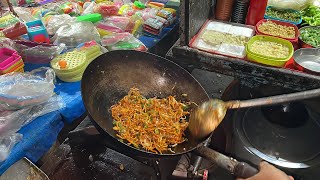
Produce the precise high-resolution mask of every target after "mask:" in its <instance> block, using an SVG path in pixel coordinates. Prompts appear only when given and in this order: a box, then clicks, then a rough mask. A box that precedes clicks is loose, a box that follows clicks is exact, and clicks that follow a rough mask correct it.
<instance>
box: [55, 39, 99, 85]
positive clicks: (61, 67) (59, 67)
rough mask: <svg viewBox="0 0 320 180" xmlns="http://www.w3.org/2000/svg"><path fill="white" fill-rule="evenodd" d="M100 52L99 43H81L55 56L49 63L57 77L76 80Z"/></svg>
mask: <svg viewBox="0 0 320 180" xmlns="http://www.w3.org/2000/svg"><path fill="white" fill-rule="evenodd" d="M101 54H102V52H101V50H100V46H99V45H89V47H86V45H83V46H82V47H79V48H77V49H76V50H74V51H72V52H68V53H65V54H62V55H59V56H57V57H56V58H54V59H53V60H52V61H51V63H50V64H51V67H52V69H53V70H54V71H55V72H56V75H57V76H58V78H59V79H61V80H62V81H65V82H76V81H80V80H81V78H82V75H83V72H84V70H85V69H86V68H87V66H88V65H89V64H90V63H91V62H92V61H93V60H94V59H95V58H96V57H98V56H100V55H101Z"/></svg>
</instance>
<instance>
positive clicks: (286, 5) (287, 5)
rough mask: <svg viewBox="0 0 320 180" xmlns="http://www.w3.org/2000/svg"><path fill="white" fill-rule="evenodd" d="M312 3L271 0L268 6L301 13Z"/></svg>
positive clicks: (296, 0) (293, 0)
mask: <svg viewBox="0 0 320 180" xmlns="http://www.w3.org/2000/svg"><path fill="white" fill-rule="evenodd" d="M311 3H312V0H269V1H268V6H273V7H276V8H279V9H294V10H298V11H300V10H302V9H304V8H306V7H307V6H309V5H310V4H311Z"/></svg>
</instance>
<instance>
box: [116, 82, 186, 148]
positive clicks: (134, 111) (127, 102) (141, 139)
mask: <svg viewBox="0 0 320 180" xmlns="http://www.w3.org/2000/svg"><path fill="white" fill-rule="evenodd" d="M185 107H186V105H185V104H183V103H181V102H178V101H177V100H176V99H175V98H174V97H173V96H169V97H167V98H162V99H157V98H150V99H146V98H145V97H143V96H142V95H141V94H140V92H139V90H138V89H137V88H131V89H130V91H129V93H128V95H126V96H125V97H124V98H123V99H121V100H120V101H119V102H118V104H116V105H113V106H112V107H111V112H112V117H113V119H114V122H113V124H114V126H113V129H114V130H116V131H117V136H118V137H119V138H121V139H123V140H126V141H127V142H128V144H129V145H133V146H134V147H136V148H139V147H142V148H144V149H146V150H147V151H150V152H154V153H162V152H163V151H166V150H169V151H172V150H171V147H174V146H176V145H177V144H179V143H182V142H184V141H185V140H186V139H185V137H184V130H185V129H186V128H187V126H188V122H186V115H187V114H189V112H188V111H184V109H185Z"/></svg>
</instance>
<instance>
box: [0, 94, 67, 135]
mask: <svg viewBox="0 0 320 180" xmlns="http://www.w3.org/2000/svg"><path fill="white" fill-rule="evenodd" d="M64 107H65V105H64V103H63V101H62V99H61V98H60V96H58V95H55V96H52V97H51V98H50V99H49V100H47V101H44V103H42V104H38V105H35V106H29V107H25V108H23V109H20V110H17V111H2V112H0V137H3V136H8V135H10V134H12V133H15V132H17V131H19V130H20V129H21V127H23V126H25V125H26V124H28V123H30V122H31V121H32V120H34V119H36V118H37V117H39V116H43V115H45V114H47V113H50V112H53V111H56V110H59V109H61V108H64Z"/></svg>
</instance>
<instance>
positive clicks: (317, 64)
mask: <svg viewBox="0 0 320 180" xmlns="http://www.w3.org/2000/svg"><path fill="white" fill-rule="evenodd" d="M293 58H294V61H295V63H296V64H298V65H300V66H302V67H303V68H304V69H305V70H307V71H310V72H313V73H320V49H319V48H302V49H298V50H297V51H295V52H294V54H293Z"/></svg>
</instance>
